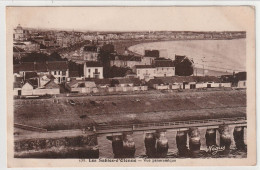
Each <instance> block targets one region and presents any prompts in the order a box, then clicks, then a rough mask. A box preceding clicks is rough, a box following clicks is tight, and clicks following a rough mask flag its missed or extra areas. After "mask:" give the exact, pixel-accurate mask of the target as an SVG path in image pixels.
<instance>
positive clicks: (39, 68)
mask: <svg viewBox="0 0 260 170" xmlns="http://www.w3.org/2000/svg"><path fill="white" fill-rule="evenodd" d="M13 69H14V70H13V71H14V73H18V72H20V71H31V72H47V71H48V70H62V71H63V70H67V69H68V63H67V62H66V61H48V62H46V63H45V62H25V63H22V64H15V65H14V67H13Z"/></svg>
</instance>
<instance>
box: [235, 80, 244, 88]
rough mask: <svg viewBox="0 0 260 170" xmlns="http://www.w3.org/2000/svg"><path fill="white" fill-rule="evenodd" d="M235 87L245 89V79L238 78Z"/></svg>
mask: <svg viewBox="0 0 260 170" xmlns="http://www.w3.org/2000/svg"><path fill="white" fill-rule="evenodd" d="M237 87H238V88H243V89H245V88H246V80H239V81H238V83H237Z"/></svg>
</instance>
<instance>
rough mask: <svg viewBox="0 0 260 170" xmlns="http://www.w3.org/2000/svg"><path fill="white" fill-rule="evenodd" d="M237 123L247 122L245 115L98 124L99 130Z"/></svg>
mask: <svg viewBox="0 0 260 170" xmlns="http://www.w3.org/2000/svg"><path fill="white" fill-rule="evenodd" d="M223 123H225V124H236V123H246V118H245V117H233V118H219V119H204V120H189V121H175V122H158V123H156V122H155V123H143V124H132V125H99V126H97V132H98V131H100V132H102V131H105V130H110V131H111V130H112V131H113V129H114V130H115V131H118V130H119V129H132V130H138V129H143V128H146V129H148V128H151V129H153V128H155V127H157V128H160V127H161V128H164V127H172V128H174V126H180V125H181V126H190V125H194V126H203V125H208V124H223Z"/></svg>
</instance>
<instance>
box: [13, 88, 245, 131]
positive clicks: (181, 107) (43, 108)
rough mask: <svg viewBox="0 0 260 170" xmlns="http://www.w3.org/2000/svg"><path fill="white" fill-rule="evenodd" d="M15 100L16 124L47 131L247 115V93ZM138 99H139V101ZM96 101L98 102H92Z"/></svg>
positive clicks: (213, 92)
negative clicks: (72, 101) (96, 125)
mask: <svg viewBox="0 0 260 170" xmlns="http://www.w3.org/2000/svg"><path fill="white" fill-rule="evenodd" d="M71 98H72V99H73V100H74V101H75V102H76V105H75V106H74V105H71V104H69V103H68V102H67V100H68V99H70V98H58V100H59V103H54V102H53V99H28V100H15V105H14V122H15V123H21V124H26V125H30V126H36V127H41V128H46V129H48V130H62V129H80V128H87V127H88V126H91V125H93V124H97V123H98V124H99V123H100V124H104V123H105V124H130V123H148V122H160V121H161V122H162V121H166V122H167V121H176V120H191V119H208V118H223V117H232V116H234V117H240V116H245V115H246V92H245V91H211V92H190V93H188V92H182V93H178V92H176V93H157V94H140V95H122V96H120V95H114V96H85V97H71ZM136 99H139V100H140V101H139V100H136ZM93 101H95V102H93Z"/></svg>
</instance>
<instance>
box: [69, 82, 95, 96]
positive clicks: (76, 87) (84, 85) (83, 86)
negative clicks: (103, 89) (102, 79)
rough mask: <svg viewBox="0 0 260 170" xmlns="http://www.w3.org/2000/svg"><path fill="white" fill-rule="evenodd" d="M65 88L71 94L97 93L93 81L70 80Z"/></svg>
mask: <svg viewBox="0 0 260 170" xmlns="http://www.w3.org/2000/svg"><path fill="white" fill-rule="evenodd" d="M65 87H66V88H67V89H68V90H69V91H70V92H72V93H92V92H95V91H97V88H96V84H95V82H94V81H93V80H92V81H85V80H72V81H71V82H69V83H66V84H65Z"/></svg>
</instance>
